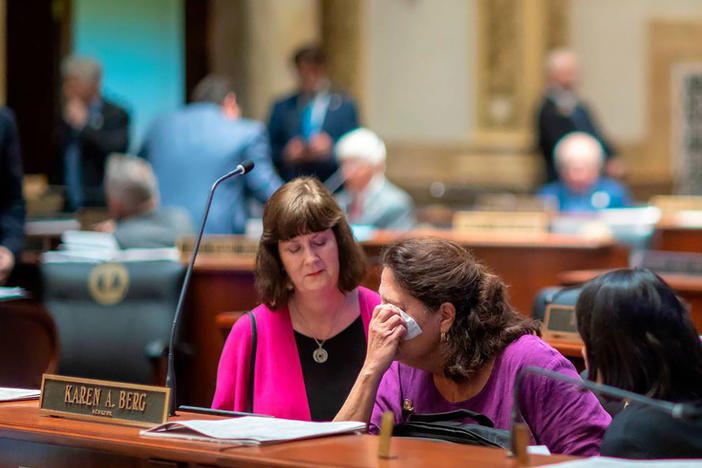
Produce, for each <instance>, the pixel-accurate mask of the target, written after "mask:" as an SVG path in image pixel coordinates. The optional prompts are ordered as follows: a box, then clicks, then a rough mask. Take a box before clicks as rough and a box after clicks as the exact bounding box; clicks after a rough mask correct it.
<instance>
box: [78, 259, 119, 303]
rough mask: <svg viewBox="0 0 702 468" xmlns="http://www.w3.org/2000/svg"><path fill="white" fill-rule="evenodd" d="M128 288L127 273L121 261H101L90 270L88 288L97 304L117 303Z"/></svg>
mask: <svg viewBox="0 0 702 468" xmlns="http://www.w3.org/2000/svg"><path fill="white" fill-rule="evenodd" d="M128 289H129V273H127V268H125V266H124V265H122V264H121V263H103V264H100V265H98V266H96V267H95V268H93V269H92V270H91V271H90V277H89V278H88V290H89V291H90V295H91V296H92V297H93V299H94V300H95V302H97V303H98V304H103V305H114V304H118V303H120V302H122V300H123V299H124V297H125V296H126V295H127V290H128Z"/></svg>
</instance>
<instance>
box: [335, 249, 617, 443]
mask: <svg viewBox="0 0 702 468" xmlns="http://www.w3.org/2000/svg"><path fill="white" fill-rule="evenodd" d="M380 296H381V298H382V301H383V305H382V306H380V307H376V310H375V311H374V312H373V320H372V321H371V325H370V329H369V335H368V349H367V351H366V360H365V363H364V365H363V369H362V370H361V373H360V374H359V377H358V379H357V380H356V383H355V384H354V387H353V389H352V390H351V394H350V395H349V398H348V399H347V400H346V403H344V406H343V407H342V409H341V411H340V412H339V414H338V415H337V419H338V420H356V421H369V422H370V428H371V430H372V431H377V429H378V426H379V424H380V418H381V416H382V414H383V413H384V412H386V411H391V412H392V413H393V414H394V416H395V422H396V423H400V422H404V421H406V420H407V418H408V416H409V414H411V413H441V412H447V411H453V410H458V409H468V410H472V411H476V412H479V413H482V414H483V415H485V416H487V417H488V418H490V419H491V420H492V421H493V423H494V424H495V427H497V428H500V429H508V428H509V427H510V411H511V408H512V401H513V390H514V384H515V379H516V377H517V374H518V373H519V371H520V369H523V368H524V367H527V366H539V367H543V368H546V369H549V370H553V371H556V372H560V373H562V374H565V375H568V376H572V377H577V376H578V374H577V372H576V371H575V369H574V368H573V365H572V364H571V363H570V361H568V360H567V359H566V358H564V357H563V356H561V355H560V354H559V353H558V352H557V351H556V350H554V349H553V348H551V347H550V346H549V345H548V344H546V343H545V342H544V341H542V340H541V339H540V338H539V336H538V335H539V324H538V322H536V321H535V320H532V319H530V318H528V317H525V316H523V315H520V314H519V313H517V312H516V311H515V310H514V309H512V307H511V306H510V305H509V303H508V302H507V297H506V291H505V286H504V284H503V283H502V281H501V280H500V278H498V277H497V276H495V275H493V274H491V273H489V272H488V271H487V270H486V269H485V268H484V267H483V266H482V265H480V264H479V263H477V262H476V261H475V260H474V259H473V257H472V256H471V255H470V253H468V252H467V251H466V250H465V249H464V248H462V247H461V246H460V245H458V244H456V243H454V242H451V241H446V240H439V239H412V240H403V241H400V242H397V243H395V244H393V245H391V246H390V247H389V248H388V249H387V250H386V251H385V253H384V255H383V270H382V275H381V284H380ZM397 308H399V309H401V310H403V311H404V312H405V313H406V314H408V315H409V316H410V317H412V318H413V319H414V320H415V321H416V322H417V324H418V325H419V327H420V328H421V330H422V333H421V334H419V335H418V336H416V337H415V338H412V339H409V340H403V338H404V336H405V334H406V331H407V328H406V325H405V321H404V320H403V318H402V316H401V314H399V312H398V311H397ZM393 361H395V362H393ZM519 392H520V394H519V399H520V403H521V410H522V411H521V413H522V416H523V418H524V420H525V422H526V423H527V424H528V426H529V429H530V431H531V434H532V435H533V437H534V439H535V442H537V443H540V444H545V445H546V446H548V448H549V450H551V452H555V453H566V454H577V455H594V454H597V453H598V452H599V447H600V441H601V439H602V435H603V434H604V431H605V429H606V428H607V426H608V425H609V422H610V417H609V415H608V414H607V413H606V412H605V411H604V409H602V407H601V406H600V404H599V402H598V401H597V399H596V398H595V396H594V395H592V394H591V393H589V392H588V393H583V392H577V391H573V390H572V388H570V387H569V386H568V385H565V384H563V383H560V382H556V381H553V380H549V379H546V378H544V377H541V376H534V375H526V376H525V377H524V378H523V379H522V381H521V382H520V387H519Z"/></svg>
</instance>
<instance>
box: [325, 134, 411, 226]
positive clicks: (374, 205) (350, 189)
mask: <svg viewBox="0 0 702 468" xmlns="http://www.w3.org/2000/svg"><path fill="white" fill-rule="evenodd" d="M335 149H336V157H337V159H338V160H339V163H340V164H341V172H342V175H343V178H344V191H343V192H342V193H341V194H340V195H339V197H338V200H339V204H340V205H341V206H342V207H343V208H344V209H345V210H346V213H347V215H348V218H349V222H350V223H352V224H362V225H369V226H372V227H374V228H376V229H392V230H409V229H412V228H413V227H414V225H415V219H414V203H413V201H412V198H411V197H410V196H409V195H408V194H407V193H406V192H404V191H403V190H402V189H400V188H399V187H397V186H395V185H393V184H392V183H390V181H388V180H387V179H386V178H385V156H386V150H385V144H384V143H383V140H381V139H380V137H378V135H376V134H375V133H373V132H372V131H370V130H368V129H367V128H357V129H356V130H352V131H350V132H348V133H346V134H345V135H343V136H342V137H341V138H340V139H339V141H338V142H337V144H336V147H335Z"/></svg>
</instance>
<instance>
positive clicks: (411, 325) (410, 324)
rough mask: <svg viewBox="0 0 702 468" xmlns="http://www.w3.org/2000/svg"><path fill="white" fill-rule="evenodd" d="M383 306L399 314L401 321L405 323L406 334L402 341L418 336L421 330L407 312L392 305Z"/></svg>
mask: <svg viewBox="0 0 702 468" xmlns="http://www.w3.org/2000/svg"><path fill="white" fill-rule="evenodd" d="M385 305H386V306H388V307H390V308H391V309H392V310H395V311H397V312H399V314H400V316H401V317H402V320H404V321H405V324H406V325H407V334H406V335H405V337H404V338H403V340H404V341H407V340H411V339H412V338H414V337H415V336H417V335H420V334H421V333H422V329H421V328H420V327H419V325H418V324H417V322H416V321H415V320H414V319H413V318H412V317H411V316H410V315H409V314H408V313H407V312H405V311H404V310H402V309H400V308H399V307H397V306H395V305H392V304H385Z"/></svg>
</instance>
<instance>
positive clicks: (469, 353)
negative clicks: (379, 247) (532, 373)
mask: <svg viewBox="0 0 702 468" xmlns="http://www.w3.org/2000/svg"><path fill="white" fill-rule="evenodd" d="M383 266H384V267H386V268H389V269H390V270H391V271H392V272H393V276H394V278H395V282H396V283H397V284H398V285H399V286H400V287H401V288H402V289H404V290H405V291H406V292H407V293H409V294H410V295H411V296H413V297H414V298H416V299H418V300H419V301H420V302H422V304H424V306H425V307H426V308H427V309H428V310H429V311H430V312H436V311H437V310H438V309H439V307H440V306H441V304H443V303H445V302H450V303H451V304H453V306H454V307H455V308H456V318H455V320H454V322H453V325H452V326H451V328H450V329H449V331H448V333H447V334H446V335H447V336H446V341H447V345H448V346H447V348H448V352H447V354H446V361H445V364H444V374H445V375H446V377H449V378H450V379H452V380H454V381H457V382H460V381H463V380H467V379H470V378H471V377H473V376H474V375H475V373H476V372H478V371H479V370H480V369H481V368H482V367H483V366H484V365H485V364H487V363H488V362H490V360H491V359H493V358H494V357H495V356H497V355H498V354H499V353H501V352H502V351H503V350H504V349H505V348H506V347H507V346H508V345H509V344H510V343H512V342H513V341H515V340H516V339H517V338H519V337H520V336H522V335H526V334H534V335H540V329H539V323H538V322H537V321H536V320H533V319H531V318H529V317H525V316H523V315H521V314H519V313H518V312H516V311H515V310H514V309H512V306H510V304H509V302H508V301H507V291H506V287H505V285H504V283H503V282H502V280H501V279H500V278H499V277H498V276H496V275H494V274H492V273H490V272H489V271H488V270H487V269H486V268H485V267H484V266H483V265H481V264H480V263H478V262H477V261H476V260H475V259H474V258H473V256H472V255H471V254H470V253H469V252H468V251H467V250H466V249H464V248H463V247H461V246H460V245H458V244H457V243H455V242H452V241H448V240H443V239H436V238H420V239H407V240H401V241H398V242H396V243H394V244H392V245H391V246H389V247H388V248H387V250H385V252H384V254H383Z"/></svg>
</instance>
